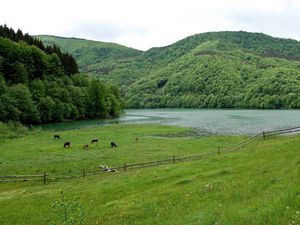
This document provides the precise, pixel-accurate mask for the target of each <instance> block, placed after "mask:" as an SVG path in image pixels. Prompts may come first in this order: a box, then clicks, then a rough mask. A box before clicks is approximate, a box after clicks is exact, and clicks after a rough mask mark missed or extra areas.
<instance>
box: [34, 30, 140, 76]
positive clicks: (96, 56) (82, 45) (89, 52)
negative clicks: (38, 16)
mask: <svg viewBox="0 0 300 225" xmlns="http://www.w3.org/2000/svg"><path fill="white" fill-rule="evenodd" d="M36 38H38V39H40V40H42V41H43V43H45V44H46V45H52V44H56V45H58V46H59V47H60V48H61V49H62V50H63V51H65V52H69V53H71V54H72V55H73V56H74V57H75V58H76V60H77V62H78V64H79V66H80V68H81V70H82V71H83V72H90V73H99V74H106V73H109V72H110V69H109V68H104V67H97V66H94V64H96V65H97V64H98V63H103V64H111V65H112V66H113V65H114V64H117V63H118V61H120V60H121V61H122V60H124V59H126V60H130V59H131V58H134V57H136V56H138V55H140V54H141V51H139V50H136V49H132V48H127V47H125V46H122V45H118V44H114V43H106V42H99V41H91V40H85V39H79V38H63V37H56V36H49V35H38V36H36Z"/></svg>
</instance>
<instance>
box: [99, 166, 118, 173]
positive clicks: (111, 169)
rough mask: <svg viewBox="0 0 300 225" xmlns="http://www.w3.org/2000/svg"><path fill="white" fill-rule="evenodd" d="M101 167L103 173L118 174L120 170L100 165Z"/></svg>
mask: <svg viewBox="0 0 300 225" xmlns="http://www.w3.org/2000/svg"><path fill="white" fill-rule="evenodd" d="M100 167H101V170H102V171H103V172H118V170H116V169H113V168H109V167H108V166H105V165H104V166H103V165H100Z"/></svg>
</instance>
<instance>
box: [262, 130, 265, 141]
mask: <svg viewBox="0 0 300 225" xmlns="http://www.w3.org/2000/svg"><path fill="white" fill-rule="evenodd" d="M262 135H263V138H264V140H265V139H266V134H265V132H264V131H263V133H262Z"/></svg>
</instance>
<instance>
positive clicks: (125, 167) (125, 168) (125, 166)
mask: <svg viewBox="0 0 300 225" xmlns="http://www.w3.org/2000/svg"><path fill="white" fill-rule="evenodd" d="M126 170H127V165H126V163H124V171H125V172H126Z"/></svg>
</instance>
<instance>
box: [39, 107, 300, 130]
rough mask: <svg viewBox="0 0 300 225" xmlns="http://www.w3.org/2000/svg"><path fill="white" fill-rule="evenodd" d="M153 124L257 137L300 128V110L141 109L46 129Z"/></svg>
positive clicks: (61, 124) (51, 125) (45, 127)
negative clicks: (110, 117)
mask: <svg viewBox="0 0 300 225" xmlns="http://www.w3.org/2000/svg"><path fill="white" fill-rule="evenodd" d="M116 121H118V123H119V124H124V123H126V124H128V123H138V124H140V123H154V124H163V125H174V126H183V127H190V128H194V129H195V130H196V131H198V132H199V133H200V134H201V133H202V134H255V133H258V132H262V131H270V130H277V129H282V128H291V127H297V126H300V110H220V109H217V110H215V109H138V110H125V114H124V115H122V116H121V117H119V118H115V119H99V120H82V121H70V122H63V123H53V124H45V125H42V126H40V127H42V129H45V130H65V129H75V128H82V127H90V126H103V125H109V124H115V123H116Z"/></svg>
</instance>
